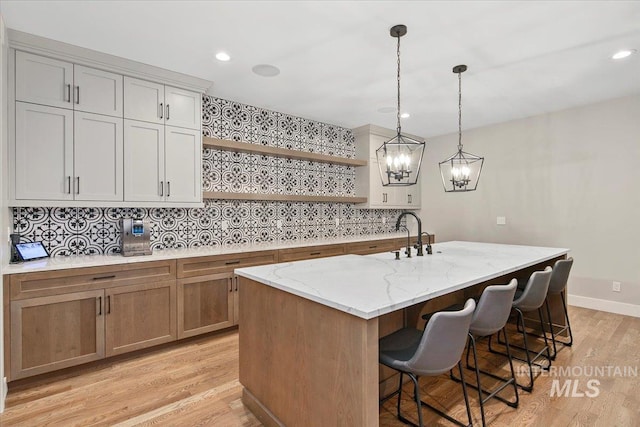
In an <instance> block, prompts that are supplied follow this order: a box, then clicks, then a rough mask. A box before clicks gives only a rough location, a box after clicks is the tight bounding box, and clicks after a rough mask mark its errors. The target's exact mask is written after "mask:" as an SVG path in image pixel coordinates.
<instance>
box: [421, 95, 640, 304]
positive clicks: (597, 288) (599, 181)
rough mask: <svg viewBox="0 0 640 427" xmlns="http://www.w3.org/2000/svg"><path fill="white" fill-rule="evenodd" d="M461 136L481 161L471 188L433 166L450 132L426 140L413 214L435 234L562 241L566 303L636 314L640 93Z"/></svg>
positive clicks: (448, 148)
mask: <svg viewBox="0 0 640 427" xmlns="http://www.w3.org/2000/svg"><path fill="white" fill-rule="evenodd" d="M463 108H464V106H463ZM487 108H491V106H487ZM455 119H457V118H454V120H455ZM463 120H464V111H463ZM463 123H464V122H463ZM462 142H463V144H464V149H465V151H468V152H470V153H473V154H476V155H480V156H484V157H485V164H484V168H483V172H482V176H481V178H480V183H479V185H478V190H477V191H475V192H469V193H458V194H452V193H445V192H444V190H443V187H442V181H441V178H440V175H439V170H438V166H437V163H438V162H439V161H442V160H444V159H445V158H447V157H448V156H449V155H450V154H453V153H454V152H455V150H456V144H457V134H455V135H445V136H441V137H437V138H433V139H430V140H428V142H427V151H426V152H425V165H423V167H424V173H423V174H422V172H421V174H422V180H423V181H422V197H423V199H422V200H423V201H422V206H423V208H422V210H421V218H422V220H423V223H424V224H425V225H426V229H427V230H429V231H430V232H431V231H432V232H435V233H436V235H437V240H438V241H447V240H476V241H483V242H498V243H514V244H527V245H539V246H553V247H566V248H570V249H571V256H573V257H574V259H575V262H574V266H573V270H572V274H571V279H570V282H569V294H570V295H571V296H572V297H570V300H571V301H572V303H574V304H576V305H587V306H588V305H589V304H591V305H594V304H595V306H598V307H600V308H602V309H610V311H618V312H621V313H625V314H631V315H636V316H640V95H635V96H629V97H625V98H619V99H614V100H609V101H605V102H601V103H597V104H593V105H588V106H584V107H580V108H573V109H570V110H564V111H559V112H554V113H549V114H545V115H541V116H536V117H530V118H527V119H522V120H516V121H511V122H507V123H501V124H497V125H492V126H488V127H484V128H478V129H474V130H469V131H464V132H463V140H462ZM496 216H506V219H507V225H506V226H498V225H496ZM612 281H619V282H621V283H622V292H620V293H615V292H612V290H611V287H612ZM585 297H586V299H585ZM589 298H595V299H597V300H599V301H596V300H590V299H589ZM605 300H606V301H605Z"/></svg>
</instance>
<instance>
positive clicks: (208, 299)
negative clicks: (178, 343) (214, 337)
mask: <svg viewBox="0 0 640 427" xmlns="http://www.w3.org/2000/svg"><path fill="white" fill-rule="evenodd" d="M234 282H235V281H234V278H233V275H232V273H222V274H211V275H208V276H199V277H191V278H188V279H179V280H178V338H186V337H191V336H194V335H199V334H203V333H206V332H211V331H216V330H218V329H224V328H228V327H229V326H233V324H234V323H233V307H234V305H233V304H234V294H235V292H234V288H233V283H234Z"/></svg>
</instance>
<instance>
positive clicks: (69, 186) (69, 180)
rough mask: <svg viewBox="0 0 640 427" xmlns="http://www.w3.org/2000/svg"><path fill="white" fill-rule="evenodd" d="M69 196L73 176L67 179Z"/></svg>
mask: <svg viewBox="0 0 640 427" xmlns="http://www.w3.org/2000/svg"><path fill="white" fill-rule="evenodd" d="M67 194H71V176H68V177H67Z"/></svg>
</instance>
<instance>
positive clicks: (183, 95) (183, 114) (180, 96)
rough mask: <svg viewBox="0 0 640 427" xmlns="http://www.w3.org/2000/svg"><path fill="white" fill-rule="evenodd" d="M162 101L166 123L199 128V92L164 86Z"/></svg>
mask: <svg viewBox="0 0 640 427" xmlns="http://www.w3.org/2000/svg"><path fill="white" fill-rule="evenodd" d="M164 101H165V104H166V105H165V114H164V120H165V124H166V125H170V126H177V127H183V128H189V129H196V130H199V129H200V124H201V122H202V116H201V110H200V108H201V107H200V104H201V102H202V97H201V96H200V94H199V93H197V92H190V91H188V90H183V89H178V88H175V87H171V86H165V88H164Z"/></svg>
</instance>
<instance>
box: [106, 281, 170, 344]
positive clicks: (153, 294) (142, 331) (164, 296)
mask: <svg viewBox="0 0 640 427" xmlns="http://www.w3.org/2000/svg"><path fill="white" fill-rule="evenodd" d="M105 296H106V307H105V310H106V316H105V319H106V320H105V321H106V325H105V329H106V352H107V356H113V355H116V354H121V353H127V352H130V351H134V350H139V349H141V348H146V347H151V346H154V345H157V344H162V343H166V342H170V341H175V340H176V283H175V281H174V280H170V281H165V282H158V283H147V284H142V285H133V286H121V287H118V288H111V289H107V290H106V291H105Z"/></svg>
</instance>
